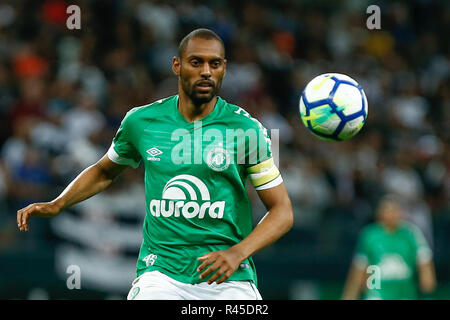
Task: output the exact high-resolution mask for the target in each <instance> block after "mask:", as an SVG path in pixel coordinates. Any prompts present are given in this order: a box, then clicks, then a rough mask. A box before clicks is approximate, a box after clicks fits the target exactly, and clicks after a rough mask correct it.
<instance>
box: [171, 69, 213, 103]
mask: <svg viewBox="0 0 450 320" xmlns="http://www.w3.org/2000/svg"><path fill="white" fill-rule="evenodd" d="M180 79H181V88H182V89H183V91H184V92H185V93H186V95H187V96H188V97H189V98H190V99H191V101H192V103H193V104H194V105H195V106H198V107H200V106H201V105H202V104H204V103H208V102H210V101H211V100H212V99H213V98H214V97H215V96H216V95H217V93H218V92H219V89H220V86H221V84H222V80H219V81H218V82H217V83H216V82H214V81H213V80H211V79H202V80H198V81H196V82H194V83H192V84H191V83H190V82H189V81H188V80H184V79H183V76H182V73H180ZM201 83H208V84H209V85H210V86H211V90H210V91H209V93H202V92H201V91H199V90H198V85H199V84H201Z"/></svg>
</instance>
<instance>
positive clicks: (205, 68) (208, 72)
mask: <svg viewBox="0 0 450 320" xmlns="http://www.w3.org/2000/svg"><path fill="white" fill-rule="evenodd" d="M200 74H201V76H202V77H206V78H209V77H211V67H210V66H209V64H208V63H204V64H203V67H202V68H201V73H200Z"/></svg>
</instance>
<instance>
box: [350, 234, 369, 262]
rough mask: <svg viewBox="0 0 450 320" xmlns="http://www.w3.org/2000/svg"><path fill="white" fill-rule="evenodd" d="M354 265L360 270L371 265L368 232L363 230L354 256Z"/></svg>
mask: <svg viewBox="0 0 450 320" xmlns="http://www.w3.org/2000/svg"><path fill="white" fill-rule="evenodd" d="M353 264H354V265H356V266H357V267H358V268H360V269H365V268H366V267H367V266H368V265H369V246H368V239H367V231H366V230H363V232H361V235H360V236H359V239H358V243H357V244H356V250H355V254H354V256H353Z"/></svg>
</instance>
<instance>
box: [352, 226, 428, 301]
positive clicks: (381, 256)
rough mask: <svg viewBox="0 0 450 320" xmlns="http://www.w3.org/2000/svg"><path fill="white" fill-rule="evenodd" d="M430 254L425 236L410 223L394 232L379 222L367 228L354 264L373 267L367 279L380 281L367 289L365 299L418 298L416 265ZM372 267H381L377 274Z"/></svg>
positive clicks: (360, 240)
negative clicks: (373, 278) (375, 277)
mask: <svg viewBox="0 0 450 320" xmlns="http://www.w3.org/2000/svg"><path fill="white" fill-rule="evenodd" d="M431 254H432V253H431V249H430V247H429V246H428V244H427V242H426V240H425V238H424V236H423V234H422V233H421V232H420V230H419V229H418V228H417V227H416V226H414V225H412V224H410V223H407V222H404V223H402V224H401V225H400V226H399V227H398V229H397V230H395V231H394V232H392V233H390V232H387V230H386V229H385V228H384V227H383V226H381V225H380V224H379V223H373V224H371V225H368V226H367V227H365V228H364V229H363V231H362V233H361V236H360V238H359V241H358V244H357V249H356V255H355V260H354V262H355V263H356V264H358V265H360V266H361V267H364V268H365V267H367V266H371V267H372V269H367V271H368V277H371V276H372V275H373V276H379V278H380V279H379V283H378V284H379V285H378V286H377V285H373V284H374V283H372V285H371V286H369V285H367V286H366V292H365V293H364V298H365V299H383V300H399V299H417V297H418V288H417V265H418V264H420V263H423V262H427V261H429V260H430V259H431ZM373 266H375V267H378V270H379V273H378V274H377V273H376V272H374V268H373ZM369 271H370V272H369ZM369 281H370V279H369Z"/></svg>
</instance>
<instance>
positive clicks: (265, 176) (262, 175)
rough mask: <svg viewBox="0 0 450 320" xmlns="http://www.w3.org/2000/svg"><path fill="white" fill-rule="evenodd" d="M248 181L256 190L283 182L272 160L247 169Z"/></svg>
mask: <svg viewBox="0 0 450 320" xmlns="http://www.w3.org/2000/svg"><path fill="white" fill-rule="evenodd" d="M247 171H248V173H249V174H250V181H251V182H252V184H253V186H254V187H255V189H256V190H264V189H269V188H273V187H276V186H278V185H279V184H281V183H282V182H283V179H282V178H281V174H280V171H279V170H278V168H277V166H276V165H275V163H274V162H273V158H270V159H267V160H265V161H263V162H260V163H258V164H255V165H253V166H251V167H248V168H247Z"/></svg>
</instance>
